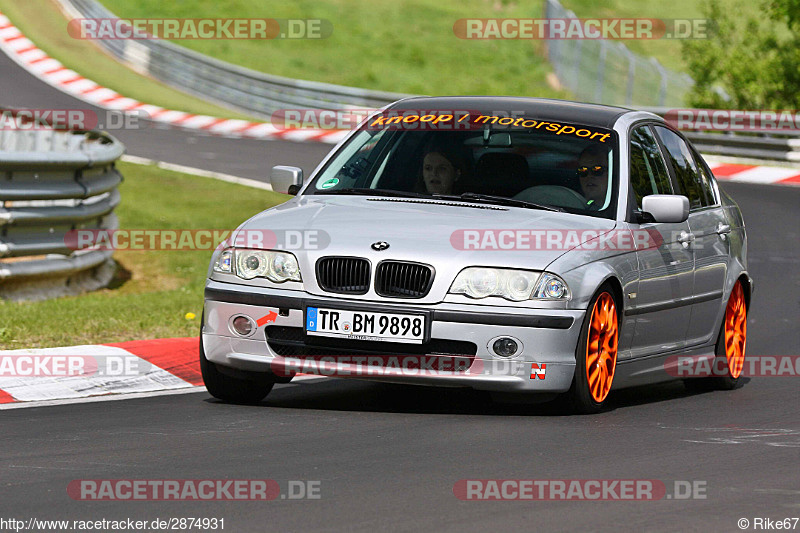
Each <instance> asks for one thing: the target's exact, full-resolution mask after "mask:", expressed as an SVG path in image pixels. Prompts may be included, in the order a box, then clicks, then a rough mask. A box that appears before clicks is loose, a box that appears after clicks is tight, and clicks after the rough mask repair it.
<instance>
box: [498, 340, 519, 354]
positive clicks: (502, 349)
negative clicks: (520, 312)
mask: <svg viewBox="0 0 800 533" xmlns="http://www.w3.org/2000/svg"><path fill="white" fill-rule="evenodd" d="M517 348H519V346H518V345H517V341H515V340H514V339H510V338H508V337H500V338H499V339H497V340H496V341H494V344H492V351H494V353H496V354H497V355H499V356H501V357H511V356H512V355H514V354H515V353H517Z"/></svg>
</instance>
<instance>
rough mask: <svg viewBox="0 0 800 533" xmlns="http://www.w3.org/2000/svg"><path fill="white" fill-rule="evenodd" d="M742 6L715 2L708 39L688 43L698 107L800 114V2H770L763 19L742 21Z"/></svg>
mask: <svg viewBox="0 0 800 533" xmlns="http://www.w3.org/2000/svg"><path fill="white" fill-rule="evenodd" d="M737 7H738V5H734V6H731V5H727V6H725V8H723V7H722V6H720V2H719V0H709V2H708V3H707V4H706V5H705V7H704V14H705V15H706V17H707V18H708V19H710V20H711V21H713V26H714V28H713V31H712V32H711V34H710V35H709V38H708V39H688V40H686V41H684V42H683V56H684V59H685V60H686V62H687V65H688V67H689V74H690V75H691V76H692V77H693V78H694V80H695V85H694V87H693V89H692V90H691V91H690V93H689V96H688V99H689V101H688V102H687V103H688V104H689V105H691V106H693V107H711V108H730V109H798V108H800V35H798V32H799V31H800V0H767V1H763V3H762V7H763V10H762V13H764V15H765V16H762V17H759V18H747V19H745V18H744V17H742V16H741V12H742V11H741V10H739V9H737Z"/></svg>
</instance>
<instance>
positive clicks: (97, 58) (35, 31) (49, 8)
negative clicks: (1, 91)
mask: <svg viewBox="0 0 800 533" xmlns="http://www.w3.org/2000/svg"><path fill="white" fill-rule="evenodd" d="M0 11H2V12H3V14H4V15H6V16H7V17H8V18H9V19H11V22H12V23H13V24H14V25H15V26H17V27H18V28H19V29H20V30H21V31H22V33H23V34H25V36H26V37H28V38H29V39H31V40H32V41H33V42H34V43H35V44H36V45H37V46H38V47H39V48H41V49H42V50H44V51H45V52H47V54H48V55H50V56H51V57H54V58H56V59H58V60H59V61H61V63H62V64H63V65H64V66H66V67H67V68H70V69H72V70H74V71H75V72H77V73H79V74H80V75H82V76H84V77H85V78H89V79H90V80H92V81H95V82H97V83H99V84H100V85H102V86H104V87H108V88H110V89H113V90H115V91H117V92H118V93H120V94H122V95H123V96H127V97H129V98H134V99H136V100H139V101H140V102H144V103H146V104H153V105H158V106H161V107H165V108H167V109H177V110H181V111H187V112H189V113H196V114H201V115H211V116H216V117H227V118H240V119H248V118H250V117H247V116H246V115H243V114H240V113H237V112H236V111H232V110H230V109H227V108H225V107H220V106H217V105H214V104H212V103H209V102H206V101H205V100H203V99H201V98H197V97H195V96H191V95H188V94H186V93H184V92H182V91H179V90H177V89H173V88H172V87H169V86H167V85H164V84H163V83H161V82H158V81H156V80H154V79H152V78H149V77H147V76H143V75H140V74H137V73H136V72H134V71H133V70H131V69H129V68H127V67H125V66H124V65H122V64H121V63H119V62H118V61H117V60H116V59H114V58H113V57H111V56H110V55H107V54H105V53H103V52H102V51H101V49H100V48H99V47H98V46H96V45H95V44H93V43H91V42H90V41H83V40H77V39H73V38H72V37H70V36H69V35H68V34H67V19H66V18H65V17H64V15H62V14H61V11H59V9H58V7H57V6H56V5H55V3H54V2H53V1H52V0H24V1H19V0H0Z"/></svg>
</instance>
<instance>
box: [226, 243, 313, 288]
mask: <svg viewBox="0 0 800 533" xmlns="http://www.w3.org/2000/svg"><path fill="white" fill-rule="evenodd" d="M214 272H224V273H228V274H231V273H235V274H236V275H237V276H239V277H240V278H242V279H253V278H267V279H268V280H270V281H274V282H275V283H283V282H284V281H303V279H302V278H301V277H300V266H299V265H298V264H297V258H296V257H295V256H294V255H292V254H290V253H288V252H271V251H266V250H240V249H230V250H225V251H223V252H222V253H221V254H220V256H219V258H218V259H217V261H216V262H215V263H214Z"/></svg>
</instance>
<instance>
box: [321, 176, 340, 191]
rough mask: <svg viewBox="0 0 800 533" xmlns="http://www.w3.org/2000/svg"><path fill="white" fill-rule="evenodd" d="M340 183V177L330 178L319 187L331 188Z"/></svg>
mask: <svg viewBox="0 0 800 533" xmlns="http://www.w3.org/2000/svg"><path fill="white" fill-rule="evenodd" d="M338 184H339V178H330V179H327V180H325V181H323V182H322V183H320V184H318V185H317V189H330V188H331V187H336V186H337V185H338Z"/></svg>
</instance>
